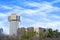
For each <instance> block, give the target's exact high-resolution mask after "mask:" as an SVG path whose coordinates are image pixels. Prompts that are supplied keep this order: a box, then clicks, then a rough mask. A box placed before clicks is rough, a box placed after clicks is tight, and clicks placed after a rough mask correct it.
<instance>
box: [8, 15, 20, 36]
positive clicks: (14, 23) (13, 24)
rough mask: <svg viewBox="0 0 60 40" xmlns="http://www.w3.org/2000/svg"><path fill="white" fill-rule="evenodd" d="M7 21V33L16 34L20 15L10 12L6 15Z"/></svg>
mask: <svg viewBox="0 0 60 40" xmlns="http://www.w3.org/2000/svg"><path fill="white" fill-rule="evenodd" d="M8 21H9V26H10V27H9V35H10V36H17V29H18V28H19V22H20V16H19V15H18V14H11V15H9V16H8Z"/></svg>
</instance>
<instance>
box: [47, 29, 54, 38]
mask: <svg viewBox="0 0 60 40" xmlns="http://www.w3.org/2000/svg"><path fill="white" fill-rule="evenodd" d="M53 35H54V32H53V31H52V29H51V28H49V29H48V35H47V37H52V36H53Z"/></svg>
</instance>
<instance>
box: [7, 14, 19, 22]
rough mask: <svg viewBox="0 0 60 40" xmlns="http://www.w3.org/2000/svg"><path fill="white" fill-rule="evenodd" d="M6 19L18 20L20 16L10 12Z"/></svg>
mask: <svg viewBox="0 0 60 40" xmlns="http://www.w3.org/2000/svg"><path fill="white" fill-rule="evenodd" d="M8 21H20V16H19V15H18V14H11V15H10V16H9V17H8Z"/></svg>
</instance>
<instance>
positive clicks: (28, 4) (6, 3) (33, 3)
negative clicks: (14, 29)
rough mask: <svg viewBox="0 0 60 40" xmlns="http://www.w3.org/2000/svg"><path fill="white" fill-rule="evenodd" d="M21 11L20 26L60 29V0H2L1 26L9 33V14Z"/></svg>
mask: <svg viewBox="0 0 60 40" xmlns="http://www.w3.org/2000/svg"><path fill="white" fill-rule="evenodd" d="M11 13H19V14H20V16H21V19H20V20H21V22H20V27H31V26H32V27H34V28H37V27H43V28H52V29H54V30H55V29H58V30H59V31H60V0H0V28H3V29H4V33H6V34H9V24H8V23H9V22H8V16H9V15H10V14H11Z"/></svg>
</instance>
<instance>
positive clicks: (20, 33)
mask: <svg viewBox="0 0 60 40" xmlns="http://www.w3.org/2000/svg"><path fill="white" fill-rule="evenodd" d="M24 33H25V28H24V27H21V28H18V30H17V36H19V37H21V36H23V35H24Z"/></svg>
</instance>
